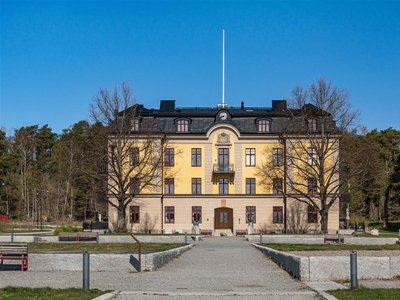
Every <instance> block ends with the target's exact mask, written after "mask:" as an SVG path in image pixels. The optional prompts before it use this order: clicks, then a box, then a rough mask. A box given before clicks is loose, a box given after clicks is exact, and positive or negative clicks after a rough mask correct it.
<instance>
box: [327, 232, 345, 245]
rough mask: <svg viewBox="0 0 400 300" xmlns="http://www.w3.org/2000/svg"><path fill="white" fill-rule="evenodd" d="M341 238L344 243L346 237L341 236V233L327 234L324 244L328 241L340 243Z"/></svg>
mask: <svg viewBox="0 0 400 300" xmlns="http://www.w3.org/2000/svg"><path fill="white" fill-rule="evenodd" d="M339 239H340V243H343V244H344V237H343V236H341V235H339V234H325V237H324V244H325V243H326V242H334V243H339Z"/></svg>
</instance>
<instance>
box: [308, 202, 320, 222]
mask: <svg viewBox="0 0 400 300" xmlns="http://www.w3.org/2000/svg"><path fill="white" fill-rule="evenodd" d="M317 222H318V211H317V209H316V208H315V207H314V206H311V205H310V206H309V207H308V223H317Z"/></svg>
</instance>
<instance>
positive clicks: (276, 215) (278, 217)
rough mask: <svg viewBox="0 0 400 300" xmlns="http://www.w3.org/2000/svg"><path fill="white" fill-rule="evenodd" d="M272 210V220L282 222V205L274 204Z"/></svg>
mask: <svg viewBox="0 0 400 300" xmlns="http://www.w3.org/2000/svg"><path fill="white" fill-rule="evenodd" d="M272 209H273V212H272V214H273V215H272V222H273V223H283V207H282V206H274V207H273V208H272Z"/></svg>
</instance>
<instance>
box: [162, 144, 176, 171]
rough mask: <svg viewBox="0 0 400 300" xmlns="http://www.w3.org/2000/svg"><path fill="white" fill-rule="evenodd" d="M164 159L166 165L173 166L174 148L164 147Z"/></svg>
mask: <svg viewBox="0 0 400 300" xmlns="http://www.w3.org/2000/svg"><path fill="white" fill-rule="evenodd" d="M164 154H165V155H164V161H165V165H166V166H167V167H173V166H174V148H165V150H164Z"/></svg>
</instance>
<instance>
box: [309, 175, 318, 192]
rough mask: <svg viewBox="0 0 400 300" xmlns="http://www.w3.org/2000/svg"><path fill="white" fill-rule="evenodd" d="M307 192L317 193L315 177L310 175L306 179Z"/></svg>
mask: <svg viewBox="0 0 400 300" xmlns="http://www.w3.org/2000/svg"><path fill="white" fill-rule="evenodd" d="M307 187H308V193H309V194H310V195H314V194H316V193H317V178H315V177H311V178H308V179H307Z"/></svg>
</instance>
